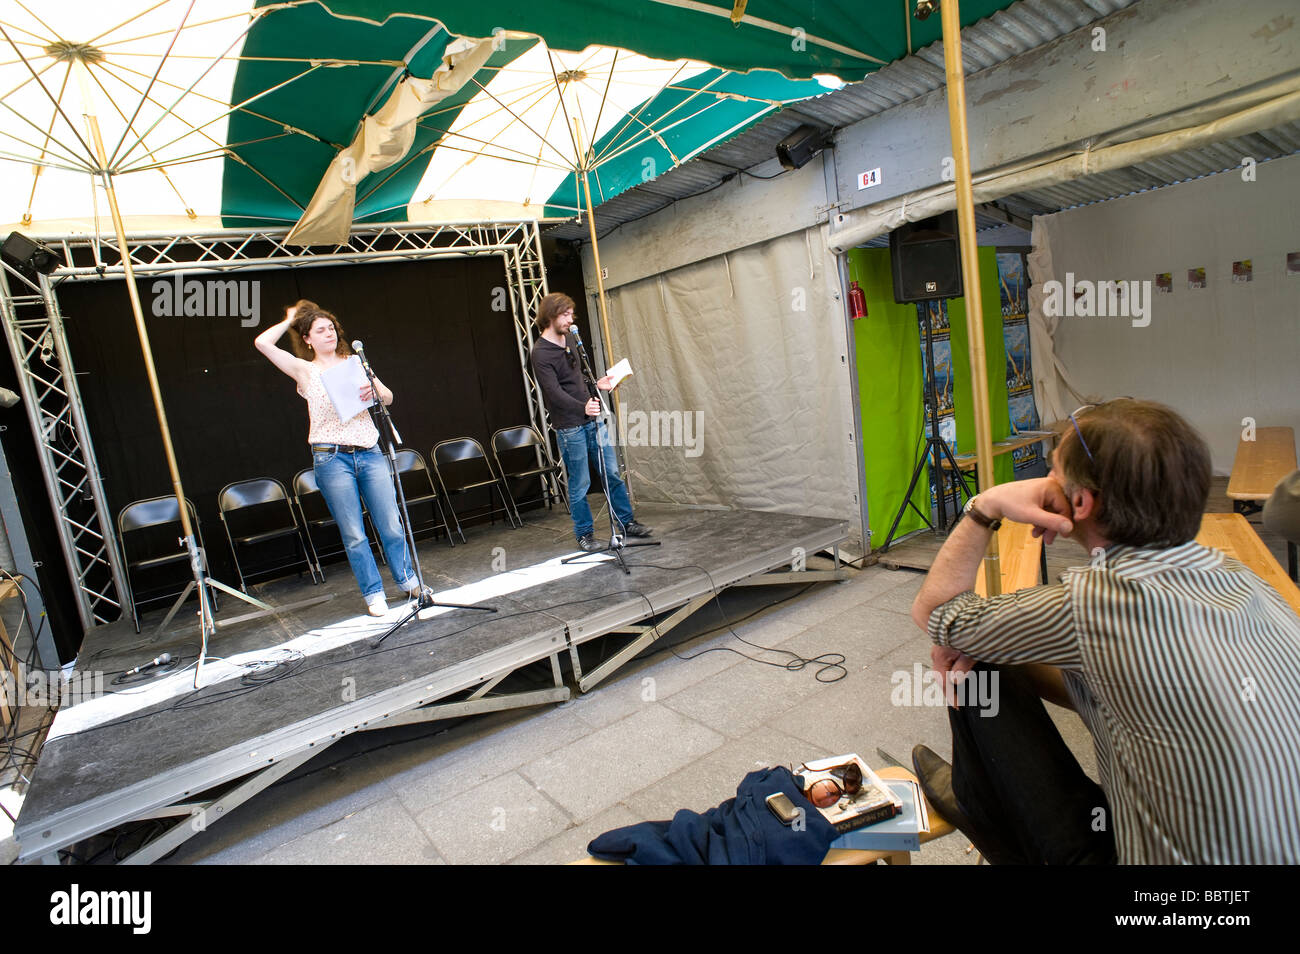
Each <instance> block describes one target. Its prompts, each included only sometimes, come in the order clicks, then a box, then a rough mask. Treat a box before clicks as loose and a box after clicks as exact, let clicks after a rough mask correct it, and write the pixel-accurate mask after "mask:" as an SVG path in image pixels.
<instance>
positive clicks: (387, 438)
mask: <svg viewBox="0 0 1300 954" xmlns="http://www.w3.org/2000/svg"><path fill="white" fill-rule="evenodd" d="M352 349H353V350H354V351H355V352H356V353H357V357H358V358H359V359H360V361H361V367H362V369H363V370H364V371H365V372H366V378H367V380H369V382H370V392H371V394H373V395H374V402H373V403H372V404H371V405H370V417H371V419H372V420H374V422H375V428H376V430H378V431H379V440H380V443H381V444H384V445H386V446H385V448H384V456H385V457H386V458H387V459H388V473H389V476H390V477H391V478H392V480H393V487H394V489H395V490H396V492H397V503H398V507H397V513H398V516H400V517H401V519H402V533H403V535H404V536H405V537H406V545H407V547H408V548H409V549H410V551H411V568H412V569H413V570H414V571H415V579H416V580H417V581H418V583H419V587H420V588H419V590H418V591H417V592H418V595H417V597H416V600H415V608H414V609H412V610H411V611H410V612H409V613H407V614H406V615H405V616H403V617H402V618H401V619H399V620H398V621H397V622H396V623H394V624H393V625H392V626H390V627H388V629H386V630H385V631H384V634H383V635H382V636H380V637H379V638H378V639H376V640H375V641H374V642H373V643H371V644H370V648H371V649H374V648H375V647H377V646H378V645H379V644H380V643H382V642H383V641H384V640H385V639H387V638H388V637H389V636H391V635H393V633H395V632H397V631H398V630H399V629H401V628H402V627H403V626H405V625H406V624H407V623H409V622H410V621H411V620H413V619H415V617H416V616H419V617H420V619H431V618H432V617H433V616H434V615H436V614H434V613H433V612H431V611H432V610H435V609H467V610H478V611H479V612H481V613H495V612H496V611H497V610H496V607H495V606H469V605H467V604H465V603H440V602H438V601H437V600H435V599H434V598H433V594H432V593H431V592H430V591H429V588H428V587H427V586H425V585H424V571H423V570H422V569H421V568H420V555H419V554H418V553H416V551H415V531H414V530H412V529H411V514H410V511H409V510H408V509H407V506H406V493H405V492H404V491H403V489H402V481H401V478H400V477H399V475H398V473H397V446H396V438H397V427H396V425H394V424H393V418H392V416H391V415H390V414H389V413H388V406H387V405H386V404H384V402H383V399H382V398H381V397H380V396H379V384H378V382H377V381H376V380H375V372H374V371H372V370H371V368H370V362H369V361H367V360H366V358H365V352H364V350H363V349H362V347H361V342H360V341H354V342H353V343H352ZM381 543H382V541H381Z"/></svg>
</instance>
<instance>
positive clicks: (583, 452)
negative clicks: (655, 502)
mask: <svg viewBox="0 0 1300 954" xmlns="http://www.w3.org/2000/svg"><path fill="white" fill-rule="evenodd" d="M555 436H556V438H557V439H558V440H559V442H560V456H561V457H563V458H564V472H565V474H567V475H568V478H569V513H570V515H571V516H572V517H573V534H574V536H576V537H577V538H578V539H579V540H581V539H582V538H583V537H585V536H586V535H587V534H589V533H591V532H592V531H593V529H594V526H595V525H594V523H593V520H592V516H591V506H590V505H589V504H588V503H587V491H588V490H589V489H590V487H591V471H590V469H589V466H590V465H589V464H588V463H587V462H588V460H591V462H592V463H593V464H594V463H595V456H596V455H597V454H603V455H604V458H605V476H606V478H607V479H608V480H609V504H610V506H611V507H613V508H614V514H615V515H616V516H617V517H618V519H619V520H620V521H622V522H623V523H624V524H625V525H626V524H629V523H631V522H632V501H631V500H630V499H628V496H627V485H626V484H624V483H623V481H622V479H621V478H620V477H619V476H618V461H617V460H616V459H615V457H614V445H613V444H611V443H610V440H609V431H608V430H607V429H606V427H605V423H604V422H603V421H600V422H597V421H595V420H591V421H588V422H587V423H586V424H580V425H578V426H577V427H566V428H563V429H561V430H557V431H556V432H555ZM597 473H599V470H598V471H597ZM601 491H602V492H603V491H604V488H603V487H602V488H601Z"/></svg>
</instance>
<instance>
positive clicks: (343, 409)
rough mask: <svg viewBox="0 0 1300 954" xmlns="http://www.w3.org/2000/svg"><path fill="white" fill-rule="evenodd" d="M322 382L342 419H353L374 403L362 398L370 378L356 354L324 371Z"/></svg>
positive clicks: (321, 375)
mask: <svg viewBox="0 0 1300 954" xmlns="http://www.w3.org/2000/svg"><path fill="white" fill-rule="evenodd" d="M320 382H321V384H323V385H325V393H326V394H328V395H329V396H330V401H332V402H333V403H334V410H335V411H337V412H338V415H339V420H340V421H350V420H352V418H354V417H356V416H357V415H358V414H360V413H361V412H362V411H364V410H365V409H366V408H368V407H369V406H370V404H371V403H374V402H370V403H367V402H365V401H363V400H361V389H362V388H363V387H365V386H366V385H367V384H368V383H369V380H368V379H367V378H366V370H365V368H363V367H361V359H360V358H358V357H357V356H356V355H355V354H354V355H350V356H349V357H348V359H347V360H346V361H344V362H343V363H342V364H336V365H334V367H332V368H330V369H329V370H327V371H322V372H321V373H320Z"/></svg>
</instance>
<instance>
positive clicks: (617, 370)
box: [605, 358, 632, 387]
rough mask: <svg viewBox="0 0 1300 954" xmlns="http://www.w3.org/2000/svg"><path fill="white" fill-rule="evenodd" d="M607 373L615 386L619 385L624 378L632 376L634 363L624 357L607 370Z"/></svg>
mask: <svg viewBox="0 0 1300 954" xmlns="http://www.w3.org/2000/svg"><path fill="white" fill-rule="evenodd" d="M605 374H606V375H608V376H609V378H610V379H611V380H612V381H613V382H614V387H618V386H619V384H620V383H621V382H622V381H623V379H624V378H630V377H631V376H632V365H631V364H630V363H628V360H627V358H624V359H623V360H622V361H620V362H619V363H618V364H616V365H614V367H612V368H610V369H609V370H608V371H606V372H605Z"/></svg>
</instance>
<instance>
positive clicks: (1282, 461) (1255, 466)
mask: <svg viewBox="0 0 1300 954" xmlns="http://www.w3.org/2000/svg"><path fill="white" fill-rule="evenodd" d="M1295 469H1296V457H1295V431H1294V430H1293V429H1292V428H1289V427H1259V428H1256V429H1255V439H1254V440H1253V441H1248V440H1246V439H1245V438H1242V440H1240V441H1238V442H1237V456H1236V457H1235V458H1233V461H1232V476H1230V477H1229V478H1228V499H1230V500H1231V501H1232V509H1233V510H1234V511H1236V512H1237V513H1243V514H1251V513H1257V512H1259V510H1260V509H1261V508H1262V507H1263V506H1264V501H1265V500H1267V499H1268V498H1269V497H1270V496H1271V495H1272V493H1273V488H1274V487H1276V486H1277V483H1278V481H1279V480H1281V479H1282V478H1283V477H1285V476H1286V475H1287V474H1289V473H1291V471H1293V470H1295Z"/></svg>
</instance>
